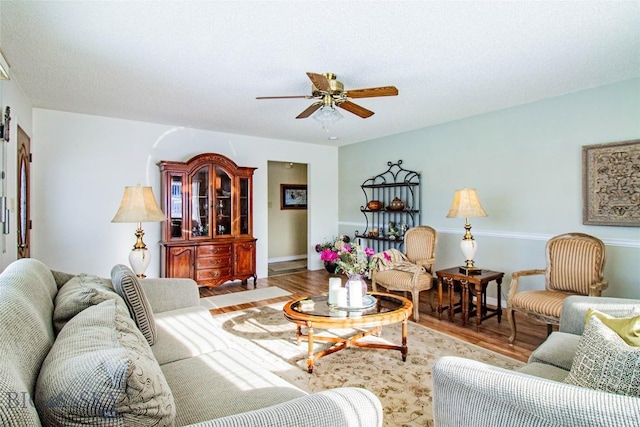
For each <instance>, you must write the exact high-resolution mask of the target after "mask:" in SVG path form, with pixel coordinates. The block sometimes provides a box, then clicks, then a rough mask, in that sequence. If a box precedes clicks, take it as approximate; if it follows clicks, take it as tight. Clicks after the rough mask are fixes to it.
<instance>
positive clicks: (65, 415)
mask: <svg viewBox="0 0 640 427" xmlns="http://www.w3.org/2000/svg"><path fill="white" fill-rule="evenodd" d="M35 404H36V408H37V410H38V413H39V415H40V419H41V421H42V424H43V425H60V426H77V425H104V426H106V425H108V426H122V427H125V426H134V425H135V426H147V425H154V426H172V425H173V424H174V421H175V415H176V414H175V402H174V399H173V395H172V393H171V390H170V389H169V386H168V384H167V382H166V379H165V377H164V375H163V373H162V370H161V368H160V365H158V362H157V361H156V359H155V358H154V357H153V354H152V352H151V348H150V347H149V345H148V344H147V342H146V340H145V338H144V337H143V336H142V334H141V333H140V331H139V330H138V328H137V327H136V325H135V324H134V323H133V320H132V319H131V317H129V314H128V312H127V308H126V306H125V305H124V304H122V303H121V302H119V301H118V300H114V299H110V300H107V301H104V302H102V303H100V304H98V305H94V306H91V307H89V308H86V309H85V310H83V311H82V312H80V313H78V314H77V315H76V316H75V317H74V318H73V319H71V320H70V321H69V322H68V323H67V325H66V326H65V327H64V329H63V330H62V331H60V334H59V335H58V338H57V339H56V341H55V343H54V344H53V347H52V348H51V350H50V351H49V354H48V355H47V357H46V359H45V360H44V363H43V364H42V368H41V369H40V374H39V375H38V380H37V383H36V394H35Z"/></svg>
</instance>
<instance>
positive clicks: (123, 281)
mask: <svg viewBox="0 0 640 427" xmlns="http://www.w3.org/2000/svg"><path fill="white" fill-rule="evenodd" d="M111 281H112V282H113V287H114V289H115V290H116V292H117V293H118V294H119V295H120V296H121V297H122V298H123V299H124V301H125V302H126V303H127V307H129V313H131V317H132V318H133V320H134V321H135V322H136V325H138V329H140V332H142V335H144V337H145V338H146V340H147V342H148V343H149V345H153V344H154V343H155V342H156V321H155V318H154V317H153V310H152V309H151V305H150V304H149V300H147V297H146V296H145V294H144V290H143V289H142V286H141V285H140V281H139V280H138V278H137V277H136V275H135V273H134V272H133V271H131V269H130V268H129V267H127V266H126V265H122V264H117V265H115V266H113V268H112V269H111Z"/></svg>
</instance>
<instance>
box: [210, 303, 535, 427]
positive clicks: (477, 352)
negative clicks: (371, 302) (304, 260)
mask: <svg viewBox="0 0 640 427" xmlns="http://www.w3.org/2000/svg"><path fill="white" fill-rule="evenodd" d="M283 305H284V304H283V303H279V304H271V305H267V306H262V307H256V308H251V309H247V310H242V311H235V312H231V313H225V314H221V315H218V316H214V320H215V321H216V322H217V323H219V324H220V325H221V327H222V328H223V329H225V330H226V331H228V332H230V333H231V334H233V335H234V336H235V337H237V338H241V339H239V340H238V345H239V346H240V347H242V348H244V349H246V350H247V352H248V353H249V354H251V355H252V357H253V358H255V359H257V360H260V362H261V363H262V364H263V366H265V367H268V368H269V369H270V370H271V371H273V372H274V373H276V374H277V375H278V376H280V377H282V378H284V379H285V380H287V381H289V382H291V383H293V384H295V385H296V386H298V387H300V388H301V389H303V390H305V391H307V392H310V393H312V392H316V391H321V390H326V389H330V388H336V387H344V386H349V387H364V388H367V389H369V390H371V391H372V392H373V393H374V394H375V395H377V396H378V398H380V400H381V401H382V406H383V408H384V417H385V421H384V425H385V426H432V425H433V410H432V404H431V400H432V393H431V368H432V366H433V363H434V362H435V361H436V360H437V359H438V358H439V357H442V356H445V355H454V356H462V357H467V358H469V359H474V360H479V361H483V362H486V363H489V364H491V365H495V366H500V367H504V368H507V369H515V368H517V367H520V366H522V365H523V363H522V362H519V361H517V360H514V359H511V358H508V357H505V356H502V355H500V354H497V353H494V352H491V351H489V350H485V349H483V348H481V347H478V346H476V345H473V344H469V343H466V342H464V341H461V340H459V339H457V338H453V337H450V336H448V335H445V334H442V333H440V332H438V331H435V330H432V329H429V328H426V327H424V326H421V325H418V324H416V323H414V322H409V333H408V347H409V353H408V355H407V361H406V362H403V361H402V357H401V354H400V352H399V351H397V350H380V349H371V348H347V349H345V350H341V351H338V352H336V353H333V354H330V355H328V356H325V357H323V358H321V359H319V360H317V361H316V363H315V365H314V372H313V374H309V373H307V370H306V352H307V343H306V341H303V342H302V345H300V346H298V345H297V344H296V338H295V330H296V327H295V325H294V324H293V323H290V322H288V321H287V320H286V319H285V318H284V316H283V314H282V306H283ZM400 330H401V325H400V324H395V325H388V326H385V327H383V330H382V333H381V336H380V337H375V336H369V337H366V338H365V339H369V340H382V341H387V342H392V343H395V344H397V343H399V342H400ZM352 332H353V330H344V329H342V330H331V331H325V332H323V333H329V334H334V335H340V336H346V335H350V334H351V333H352ZM318 333H319V331H316V334H318ZM328 345H330V344H328V343H318V344H316V343H314V346H316V348H317V349H320V348H324V347H326V346H328Z"/></svg>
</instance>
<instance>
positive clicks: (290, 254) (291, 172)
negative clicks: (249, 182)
mask: <svg viewBox="0 0 640 427" xmlns="http://www.w3.org/2000/svg"><path fill="white" fill-rule="evenodd" d="M267 168H268V171H267V179H268V193H269V194H268V209H267V211H268V229H269V230H268V236H269V237H268V238H269V252H268V263H269V271H268V275H269V276H279V275H283V274H290V273H294V272H298V271H306V270H307V250H308V246H309V245H308V242H307V240H308V239H307V230H308V224H307V221H308V219H307V218H308V216H307V208H306V206H305V207H304V208H302V207H298V208H295V209H292V208H290V207H289V206H287V205H286V203H285V204H284V206H283V203H282V202H283V200H282V197H283V194H282V188H283V185H284V188H285V189H286V188H304V189H306V185H307V164H306V163H294V162H282V161H269V162H268V163H267ZM304 194H305V197H306V194H307V193H306V191H305V192H304Z"/></svg>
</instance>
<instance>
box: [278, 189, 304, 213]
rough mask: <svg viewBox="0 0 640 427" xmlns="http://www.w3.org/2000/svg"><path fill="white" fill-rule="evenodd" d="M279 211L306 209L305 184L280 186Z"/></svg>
mask: <svg viewBox="0 0 640 427" xmlns="http://www.w3.org/2000/svg"><path fill="white" fill-rule="evenodd" d="M280 209H307V186H306V184H280Z"/></svg>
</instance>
